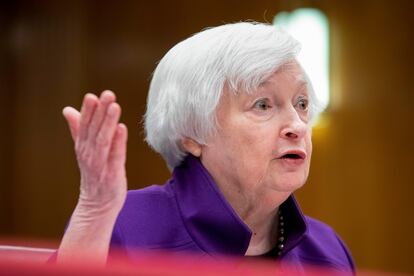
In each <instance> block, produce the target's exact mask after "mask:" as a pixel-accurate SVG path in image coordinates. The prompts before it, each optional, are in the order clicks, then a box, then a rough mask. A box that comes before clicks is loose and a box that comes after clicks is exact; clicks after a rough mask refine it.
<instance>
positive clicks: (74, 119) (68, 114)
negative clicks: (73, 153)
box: [62, 106, 80, 142]
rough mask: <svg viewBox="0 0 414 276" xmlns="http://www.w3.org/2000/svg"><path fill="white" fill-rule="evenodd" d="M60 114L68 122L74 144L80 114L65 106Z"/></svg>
mask: <svg viewBox="0 0 414 276" xmlns="http://www.w3.org/2000/svg"><path fill="white" fill-rule="evenodd" d="M62 114H63V116H64V117H65V119H66V121H67V122H68V125H69V129H70V134H71V136H72V139H73V141H74V142H76V139H77V137H78V129H79V120H80V113H79V112H78V111H77V110H76V109H74V108H73V107H70V106H67V107H65V108H64V109H63V110H62Z"/></svg>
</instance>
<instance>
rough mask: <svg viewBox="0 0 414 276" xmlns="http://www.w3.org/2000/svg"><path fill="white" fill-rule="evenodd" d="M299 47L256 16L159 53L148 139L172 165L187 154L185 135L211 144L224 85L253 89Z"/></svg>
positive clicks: (148, 114)
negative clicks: (162, 55)
mask: <svg viewBox="0 0 414 276" xmlns="http://www.w3.org/2000/svg"><path fill="white" fill-rule="evenodd" d="M299 50H300V44H299V43H298V42H297V41H296V40H295V39H293V38H292V37H291V36H290V35H289V34H287V33H286V32H284V31H283V30H281V29H279V28H278V27H275V26H273V25H268V24H262V23H256V22H241V23H234V24H226V25H222V26H218V27H214V28H209V29H206V30H204V31H202V32H199V33H197V34H195V35H193V36H191V37H189V38H187V39H186V40H184V41H182V42H180V43H178V44H177V45H175V46H174V47H173V48H172V49H170V50H169V51H168V53H167V54H166V55H165V56H164V57H163V58H162V59H161V61H160V62H159V64H158V66H157V68H156V69H155V72H154V75H153V78H152V81H151V85H150V89H149V93H148V99H147V111H146V114H145V132H146V141H147V142H148V144H149V145H150V146H151V147H152V148H153V149H154V150H155V151H157V152H158V153H160V154H161V155H162V157H163V158H164V159H165V161H166V162H167V166H168V167H169V168H170V169H172V168H174V167H176V166H178V165H179V164H180V163H181V161H182V160H183V158H184V157H185V156H186V155H187V152H186V151H185V150H184V148H183V146H182V144H181V141H182V139H183V138H186V137H188V138H192V139H194V140H195V141H197V142H198V143H200V144H207V139H208V137H210V135H214V134H215V131H216V128H217V121H216V112H215V111H216V107H217V105H218V102H219V100H220V97H221V95H222V92H223V89H224V87H225V86H226V87H228V88H229V89H231V90H233V91H237V92H240V91H243V92H246V93H249V92H251V91H254V90H256V89H257V88H258V86H259V85H260V84H261V83H262V82H263V81H265V80H266V79H267V78H269V77H270V76H271V75H272V74H273V73H274V72H275V71H277V70H278V68H279V67H280V66H281V65H283V64H285V63H287V62H289V61H292V60H294V59H295V57H296V55H297V53H298V52H299ZM304 74H305V73H304ZM305 78H307V76H306V74H305ZM308 86H309V87H308V90H309V94H310V102H311V107H310V109H311V111H310V112H311V117H312V115H314V114H315V113H316V112H317V111H318V105H317V100H316V97H315V95H314V92H313V89H312V86H311V84H310V82H309V81H308Z"/></svg>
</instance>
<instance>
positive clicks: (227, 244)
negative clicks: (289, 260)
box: [171, 155, 307, 256]
mask: <svg viewBox="0 0 414 276" xmlns="http://www.w3.org/2000/svg"><path fill="white" fill-rule="evenodd" d="M171 184H172V186H173V190H174V193H175V195H176V198H177V203H178V206H179V209H180V212H181V215H182V218H183V221H184V225H185V227H186V229H187V231H188V233H189V234H190V235H191V237H192V238H193V240H194V241H195V242H196V243H197V245H198V246H199V247H200V248H201V249H202V250H203V251H205V252H207V253H208V254H211V255H217V254H230V255H238V256H244V255H245V252H246V250H247V248H248V246H249V242H250V238H251V235H252V232H251V230H250V229H249V228H248V226H247V225H246V224H245V223H244V222H243V221H242V220H241V219H240V217H239V216H238V215H237V214H236V212H235V211H234V210H233V208H232V207H231V206H230V204H229V203H228V202H227V200H226V199H225V198H224V196H223V195H222V193H221V192H220V190H219V188H218V187H217V185H216V183H215V182H214V180H213V179H212V177H211V176H210V174H209V172H208V171H207V170H206V169H205V168H204V166H203V165H202V164H201V162H200V161H199V159H198V158H196V157H194V156H192V155H188V156H187V157H186V158H185V160H184V161H183V162H182V164H181V165H180V166H178V167H177V168H175V169H174V171H173V181H172V182H171ZM281 208H282V212H283V215H284V216H285V222H286V227H285V229H286V235H285V236H286V238H287V240H286V243H285V249H284V252H283V253H282V254H283V255H284V254H285V253H286V252H288V251H289V250H290V249H292V248H293V247H294V246H295V245H296V244H297V243H298V242H299V241H300V240H301V239H302V238H303V236H304V235H305V234H306V231H307V225H306V222H305V219H304V216H303V214H302V212H301V211H300V209H299V206H298V204H297V202H296V200H295V199H294V197H293V196H290V197H289V198H288V199H287V200H286V201H285V202H284V203H283V204H282V206H281Z"/></svg>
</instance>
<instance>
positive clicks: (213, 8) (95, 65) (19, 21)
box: [0, 0, 414, 273]
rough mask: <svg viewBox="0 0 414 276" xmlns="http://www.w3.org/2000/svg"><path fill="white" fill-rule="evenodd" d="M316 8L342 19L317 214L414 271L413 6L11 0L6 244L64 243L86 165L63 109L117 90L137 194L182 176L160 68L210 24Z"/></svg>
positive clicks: (374, 260) (364, 262) (314, 204)
mask: <svg viewBox="0 0 414 276" xmlns="http://www.w3.org/2000/svg"><path fill="white" fill-rule="evenodd" d="M302 7H313V8H317V9H319V10H320V11H322V12H323V13H324V14H325V15H326V16H327V19H328V21H329V29H330V36H329V45H330V54H329V59H330V61H329V64H330V73H329V76H330V93H331V103H330V105H329V106H328V108H327V110H326V111H325V113H324V114H323V116H322V117H321V121H320V123H319V124H317V125H316V127H315V129H314V137H313V140H314V154H313V162H312V167H311V175H310V178H309V181H308V183H307V184H306V185H305V187H304V188H303V189H301V190H300V191H298V192H297V197H298V198H299V201H300V203H301V206H302V208H303V210H304V212H305V213H306V214H308V215H311V216H314V217H316V218H318V219H320V220H323V221H325V222H327V223H328V224H330V225H331V226H332V227H333V228H334V229H335V230H336V231H337V232H338V233H339V234H340V235H341V236H342V237H343V239H344V240H345V241H346V243H347V244H348V246H349V248H350V249H351V251H352V252H353V256H354V258H355V260H356V263H357V266H358V268H362V269H374V270H383V271H395V272H410V273H414V262H413V260H414V253H413V251H414V235H413V229H414V219H413V217H414V216H413V211H414V206H413V199H412V196H413V193H414V181H413V176H412V175H413V172H414V166H413V160H412V159H413V157H414V123H413V118H414V109H413V107H412V106H411V104H412V103H414V89H413V84H412V83H413V72H414V70H413V65H414V53H413V46H414V43H413V42H414V33H413V30H412V28H413V26H414V16H413V15H412V13H413V10H414V2H412V1H408V0H407V1H402V0H395V1H378V0H365V1H330V0H319V1H316V0H315V1H310V0H309V1H306V0H303V1H299V0H298V1H288V0H273V1H270V0H255V1H240V0H239V1H236V0H224V1H223V0H209V1H194V0H192V1H190V0H175V1H164V0H153V1H97V0H96V1H80V0H74V1H52V0H50V1H46V0H39V1H34V0H33V1H30V0H26V1H23V0H21V1H17V0H16V1H1V2H0V40H1V43H0V92H1V93H0V120H1V121H0V123H1V135H0V153H1V154H0V179H1V185H0V238H1V239H2V240H10V239H12V240H16V239H17V240H22V241H24V240H43V241H51V243H52V244H53V245H55V246H57V245H58V241H59V239H60V238H61V235H62V231H63V228H64V226H65V223H66V221H67V220H68V218H69V216H70V214H71V212H72V210H73V208H74V206H75V204H76V201H77V195H78V189H79V173H78V169H77V165H76V161H75V156H74V153H73V145H72V141H71V138H70V135H69V132H68V129H67V126H66V123H65V121H64V119H63V117H62V116H61V110H62V108H63V107H64V106H66V105H72V106H75V107H79V106H80V104H81V101H82V97H83V95H84V94H85V93H87V92H92V93H100V92H101V91H102V90H104V89H111V90H113V91H115V92H116V93H117V96H118V100H119V103H120V104H121V106H122V107H123V115H122V121H124V122H125V123H126V124H127V126H128V127H129V132H130V137H129V141H128V163H127V172H128V179H129V188H131V189H135V188H140V187H144V186H146V185H149V184H155V183H163V182H165V180H166V179H167V178H168V177H169V172H168V170H167V168H166V166H165V164H164V162H163V160H162V159H161V158H160V157H159V156H158V155H157V154H156V153H154V152H153V151H151V150H150V149H149V148H148V147H147V145H146V144H145V143H144V141H143V138H144V136H143V131H142V123H141V120H142V115H143V114H144V110H145V102H146V94H147V91H148V86H149V82H150V78H151V73H152V72H153V70H154V69H155V66H156V64H157V62H158V61H159V60H160V59H161V58H162V56H163V55H164V54H165V53H166V51H167V50H168V49H169V48H171V47H172V46H173V45H174V44H176V43H177V42H179V41H180V40H182V39H184V38H186V37H188V36H189V35H191V34H193V33H195V32H198V31H200V30H201V29H203V28H205V27H207V26H216V25H220V24H223V23H230V22H235V21H240V20H247V19H252V20H257V21H267V22H270V23H271V22H272V21H273V18H274V16H275V15H276V14H278V13H279V12H280V11H292V10H294V9H297V8H302Z"/></svg>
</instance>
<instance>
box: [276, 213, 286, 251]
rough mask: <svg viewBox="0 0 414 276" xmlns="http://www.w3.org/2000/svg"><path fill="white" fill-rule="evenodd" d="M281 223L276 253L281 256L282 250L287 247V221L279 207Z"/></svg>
mask: <svg viewBox="0 0 414 276" xmlns="http://www.w3.org/2000/svg"><path fill="white" fill-rule="evenodd" d="M278 215H279V225H278V232H279V233H278V235H277V244H276V252H277V253H276V254H277V256H278V257H279V256H280V255H282V251H283V249H284V248H285V221H284V217H283V215H282V210H281V209H280V208H279V211H278Z"/></svg>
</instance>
